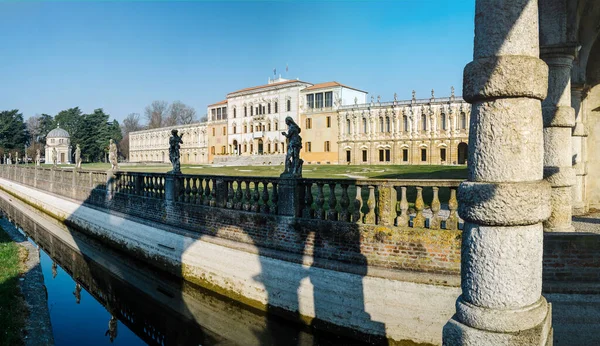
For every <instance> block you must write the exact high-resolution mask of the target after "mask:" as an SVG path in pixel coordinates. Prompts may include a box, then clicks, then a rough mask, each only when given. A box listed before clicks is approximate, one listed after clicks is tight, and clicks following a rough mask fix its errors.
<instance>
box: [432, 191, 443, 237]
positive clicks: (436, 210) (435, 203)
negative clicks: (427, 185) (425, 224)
mask: <svg viewBox="0 0 600 346" xmlns="http://www.w3.org/2000/svg"><path fill="white" fill-rule="evenodd" d="M432 189H433V198H432V199H431V212H432V213H433V216H432V217H431V220H430V221H429V228H431V229H440V216H439V214H440V207H441V205H440V198H439V197H438V191H439V188H438V187H436V186H434V187H432Z"/></svg>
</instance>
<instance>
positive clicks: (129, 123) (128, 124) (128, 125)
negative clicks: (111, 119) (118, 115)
mask: <svg viewBox="0 0 600 346" xmlns="http://www.w3.org/2000/svg"><path fill="white" fill-rule="evenodd" d="M143 129H144V125H142V123H141V117H140V114H139V113H129V115H127V117H125V119H124V120H123V123H122V124H121V132H123V136H125V135H127V134H128V133H129V132H135V131H140V130H143Z"/></svg>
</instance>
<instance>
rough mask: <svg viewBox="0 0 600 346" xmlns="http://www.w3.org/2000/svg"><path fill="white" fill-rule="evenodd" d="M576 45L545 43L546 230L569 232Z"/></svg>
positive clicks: (572, 176) (543, 55) (543, 49)
mask: <svg viewBox="0 0 600 346" xmlns="http://www.w3.org/2000/svg"><path fill="white" fill-rule="evenodd" d="M574 56H575V47H567V46H565V47H544V48H542V52H541V57H542V59H543V60H544V61H545V62H546V63H547V64H548V96H547V97H546V99H545V100H544V101H543V102H542V115H543V118H544V178H545V179H546V180H547V181H548V182H549V183H550V185H551V186H552V193H551V195H550V206H551V213H550V218H548V220H546V221H544V230H545V231H547V232H572V231H573V230H574V228H573V226H572V225H571V215H572V206H571V186H573V183H574V180H575V174H574V171H573V168H572V165H573V164H572V156H571V149H572V148H571V131H572V128H573V126H574V125H575V114H574V111H573V108H571V68H572V66H573V59H574Z"/></svg>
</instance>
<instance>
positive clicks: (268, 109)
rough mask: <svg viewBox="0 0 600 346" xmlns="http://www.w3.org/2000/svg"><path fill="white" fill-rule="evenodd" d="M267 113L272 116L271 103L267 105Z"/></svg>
mask: <svg viewBox="0 0 600 346" xmlns="http://www.w3.org/2000/svg"><path fill="white" fill-rule="evenodd" d="M267 111H268V112H269V114H271V104H270V103H269V104H268V105H267Z"/></svg>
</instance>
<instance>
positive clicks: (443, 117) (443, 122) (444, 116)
mask: <svg viewBox="0 0 600 346" xmlns="http://www.w3.org/2000/svg"><path fill="white" fill-rule="evenodd" d="M440 125H441V127H442V130H444V131H446V114H444V113H442V115H441V116H440Z"/></svg>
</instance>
